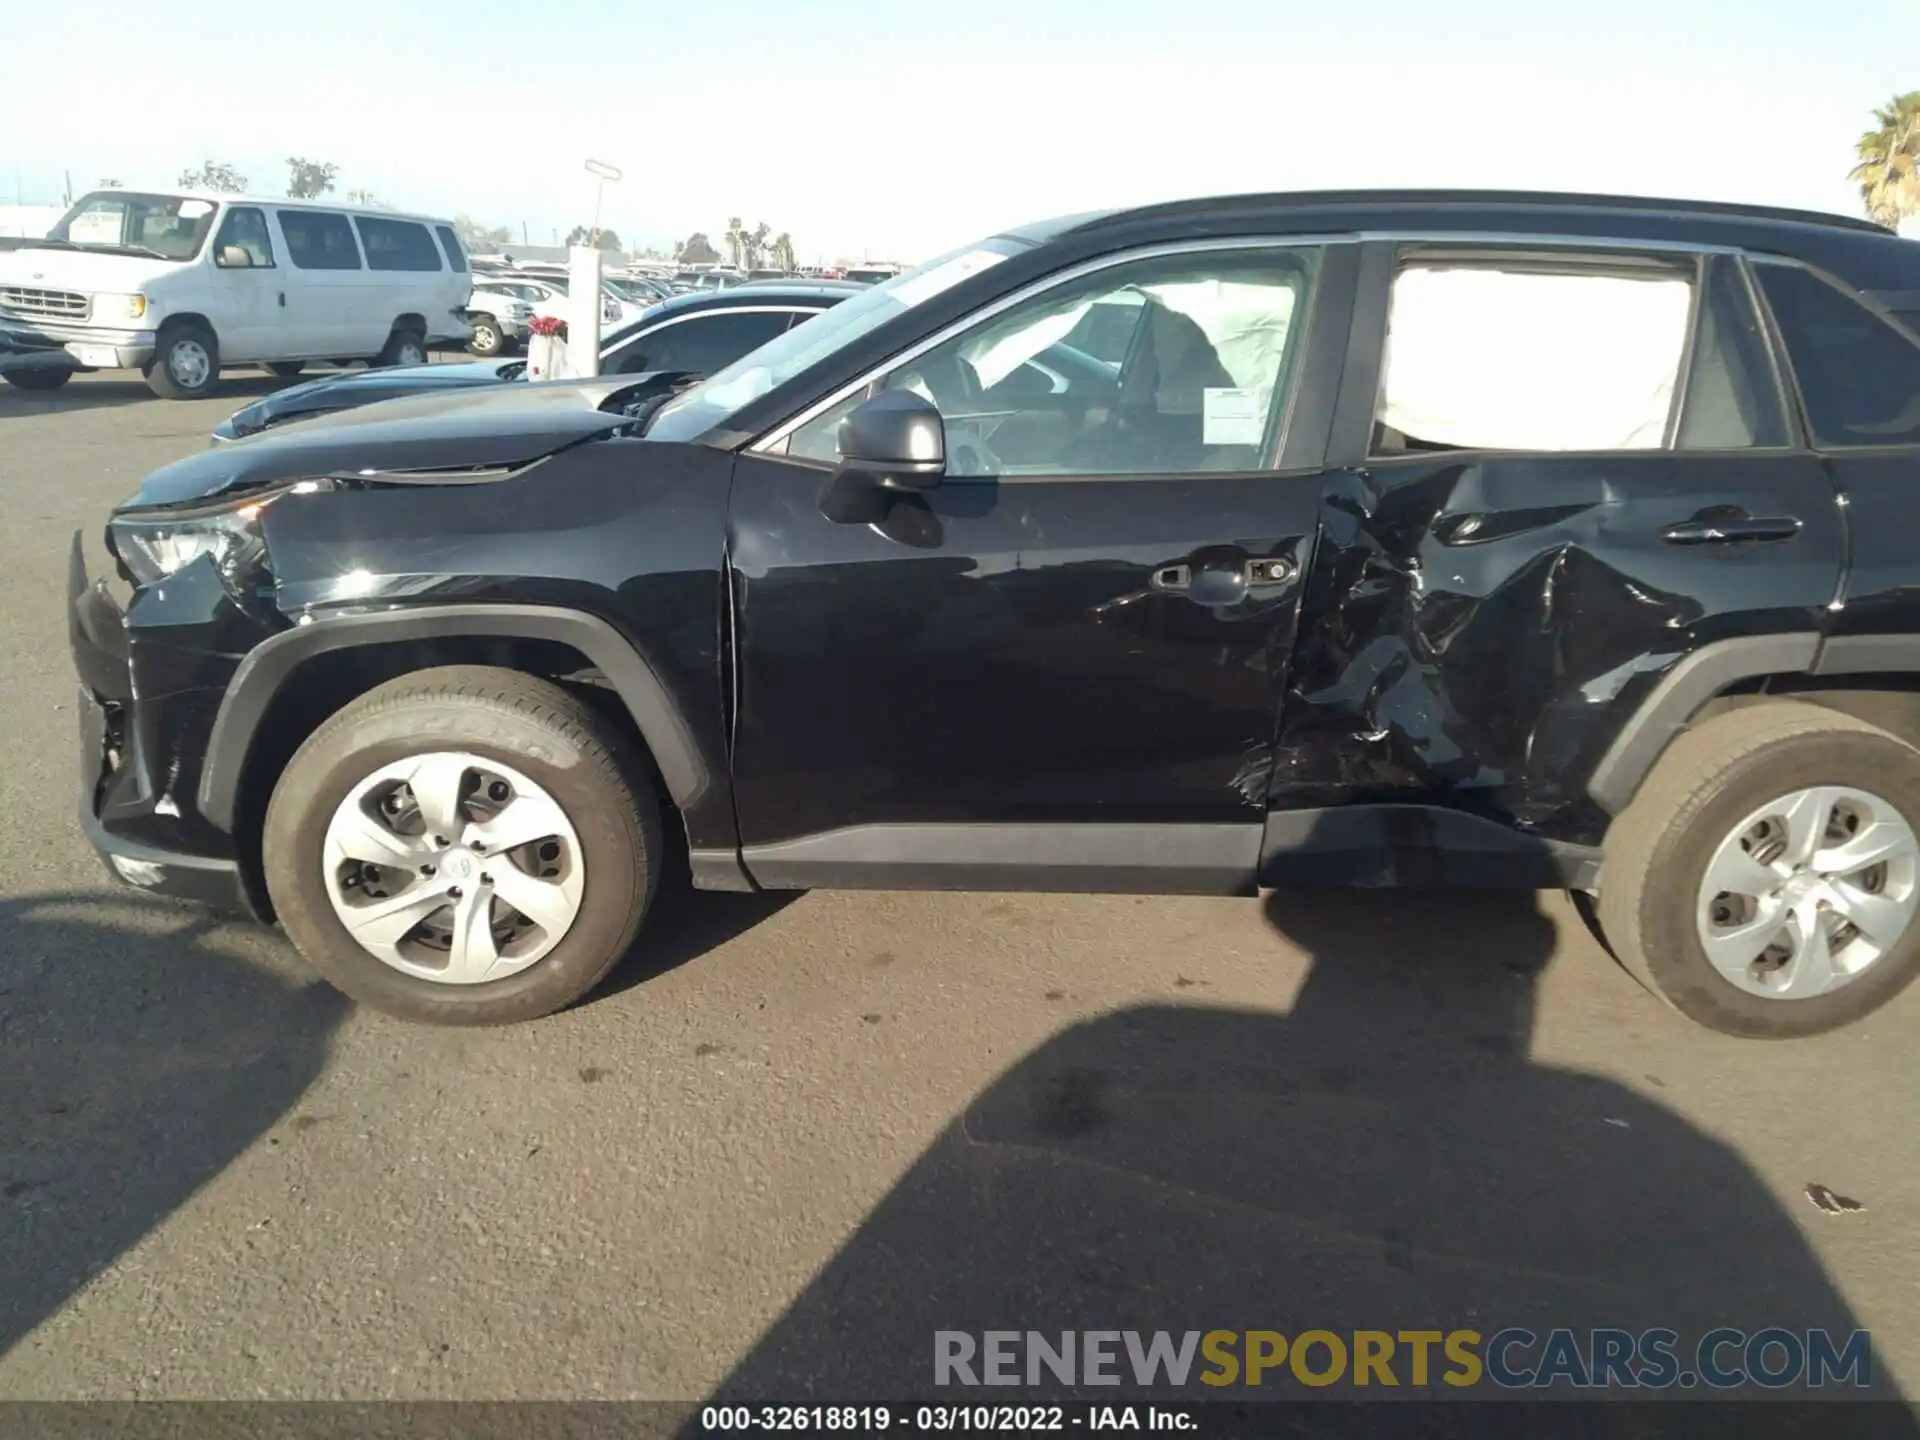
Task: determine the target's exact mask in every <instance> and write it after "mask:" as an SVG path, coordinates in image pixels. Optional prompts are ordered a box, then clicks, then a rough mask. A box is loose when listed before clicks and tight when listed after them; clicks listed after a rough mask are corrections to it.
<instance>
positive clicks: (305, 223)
mask: <svg viewBox="0 0 1920 1440" xmlns="http://www.w3.org/2000/svg"><path fill="white" fill-rule="evenodd" d="M280 233H281V234H282V235H283V236H285V237H286V241H287V258H288V259H289V260H291V261H293V263H294V265H295V266H296V267H297V268H299V269H301V270H358V269H359V268H360V247H359V245H358V244H357V243H355V241H354V238H353V227H352V226H351V225H349V224H348V223H347V217H346V216H344V215H339V214H335V213H334V212H333V211H331V210H282V211H281V212H280Z"/></svg>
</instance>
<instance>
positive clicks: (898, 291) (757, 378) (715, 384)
mask: <svg viewBox="0 0 1920 1440" xmlns="http://www.w3.org/2000/svg"><path fill="white" fill-rule="evenodd" d="M1028 248H1030V247H1029V246H1028V245H1027V244H1026V242H1025V241H1021V240H1012V239H1007V238H1004V237H1002V238H995V239H991V240H982V241H980V242H979V243H978V244H974V245H969V246H966V247H964V248H963V249H960V250H954V251H951V252H950V253H948V254H946V255H942V256H939V257H938V258H937V259H933V260H929V261H927V263H926V264H924V265H921V266H918V267H917V268H915V269H912V270H908V271H906V272H905V273H904V274H900V275H896V276H894V277H893V278H892V279H891V280H889V281H887V283H886V284H884V285H876V286H874V288H873V289H871V290H868V291H865V292H863V293H861V294H859V295H856V296H854V297H852V298H851V299H849V300H844V301H842V302H841V303H840V304H838V305H836V306H834V307H833V308H832V309H831V310H829V311H827V312H826V314H824V315H822V316H821V317H820V318H819V319H818V320H813V321H809V322H808V323H807V324H805V325H798V326H795V327H794V328H793V329H791V330H789V331H788V332H787V333H786V334H784V335H782V336H780V337H779V338H778V339H776V340H773V341H771V342H769V343H768V344H766V345H763V346H761V347H760V348H759V349H758V350H755V351H753V352H752V353H751V354H749V355H745V356H742V357H741V358H740V359H739V360H737V361H735V362H734V363H733V364H731V365H729V366H727V368H726V369H724V370H722V371H720V372H719V373H718V374H717V375H714V376H713V377H712V378H711V379H709V380H708V381H707V382H706V383H705V384H702V385H696V386H694V387H693V388H692V389H691V390H688V391H687V392H686V393H685V394H683V395H680V396H678V397H676V398H675V399H674V400H673V402H672V403H671V404H668V405H665V406H663V407H661V410H660V412H659V414H657V415H655V416H654V418H653V423H652V424H650V425H648V427H647V434H648V435H649V436H651V437H653V438H655V439H659V440H692V439H694V438H696V437H697V436H700V435H703V434H706V433H707V432H708V431H710V430H714V429H718V428H720V427H722V426H724V425H726V424H727V423H728V422H729V421H730V420H731V419H732V417H733V416H734V415H735V414H737V413H738V412H739V411H740V410H742V409H744V408H745V407H746V406H748V405H751V404H752V403H753V402H754V401H756V400H758V399H760V398H761V397H762V396H763V395H766V394H767V393H768V392H770V391H771V390H773V389H774V388H775V387H776V386H780V385H784V384H786V383H787V381H789V380H791V379H793V378H794V377H795V376H796V375H799V374H800V373H801V372H802V371H804V370H808V369H811V368H812V367H813V366H815V365H817V364H819V363H820V362H821V361H823V360H825V359H827V357H829V356H830V355H832V354H834V352H836V351H838V350H842V349H845V348H846V347H847V346H849V345H854V344H857V343H858V342H859V341H861V340H862V339H864V338H865V337H867V336H868V335H871V334H872V333H873V332H874V331H876V330H878V329H879V328H880V327H881V326H883V325H885V324H887V323H888V322H890V321H892V320H896V319H898V318H899V317H900V316H901V315H904V314H905V313H907V312H908V311H909V310H912V309H913V308H914V307H915V306H918V305H924V304H925V303H926V302H927V301H929V300H931V299H933V298H934V297H935V296H936V295H941V294H944V293H945V292H946V291H948V290H950V289H952V288H953V287H954V286H955V285H958V284H960V283H961V282H962V281H963V280H967V279H969V278H971V277H972V276H974V275H977V274H979V273H980V272H982V271H984V270H987V269H990V268H991V267H992V266H994V265H997V264H999V263H1000V262H1001V261H1002V260H1005V259H1006V258H1007V257H1008V256H1009V255H1017V254H1019V253H1020V252H1021V251H1023V250H1026V249H1028Z"/></svg>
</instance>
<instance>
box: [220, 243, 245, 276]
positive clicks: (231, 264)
mask: <svg viewBox="0 0 1920 1440" xmlns="http://www.w3.org/2000/svg"><path fill="white" fill-rule="evenodd" d="M219 260H220V266H221V268H222V269H225V270H251V269H252V268H253V256H251V255H249V254H248V253H247V251H246V247H245V246H241V245H222V246H221V247H220V255H219Z"/></svg>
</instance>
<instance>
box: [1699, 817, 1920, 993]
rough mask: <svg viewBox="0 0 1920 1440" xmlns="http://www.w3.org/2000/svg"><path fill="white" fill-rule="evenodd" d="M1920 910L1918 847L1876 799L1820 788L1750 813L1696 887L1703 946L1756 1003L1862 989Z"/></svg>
mask: <svg viewBox="0 0 1920 1440" xmlns="http://www.w3.org/2000/svg"><path fill="white" fill-rule="evenodd" d="M1916 907H1920V844H1916V842H1915V839H1914V833H1913V827H1912V826H1911V825H1909V824H1908V823H1907V820H1906V817H1905V816H1903V815H1901V813H1900V812H1899V811H1898V810H1896V809H1895V808H1894V807H1893V806H1892V805H1889V804H1888V803H1887V802H1886V801H1885V800H1882V799H1881V798H1880V797H1879V796H1878V795H1873V794H1869V793H1868V792H1867V791H1865V790H1855V789H1852V788H1850V787H1846V786H1817V787H1815V788H1812V789H1807V790H1796V791H1794V792H1793V793H1792V794H1790V795H1783V796H1781V797H1780V798H1779V799H1778V800H1774V801H1771V802H1769V803H1768V804H1766V805H1763V806H1761V807H1760V808H1759V809H1758V810H1755V811H1754V812H1753V813H1752V814H1751V815H1749V816H1747V818H1746V819H1744V820H1742V821H1741V822H1740V823H1739V824H1738V825H1736V826H1735V827H1734V829H1733V832H1732V833H1731V834H1729V835H1728V836H1727V837H1726V839H1724V840H1722V841H1721V842H1720V845H1719V847H1718V848H1717V849H1716V850H1715V851H1714V852H1713V858H1712V859H1711V860H1709V861H1708V862H1707V871H1706V875H1705V877H1704V878H1703V879H1702V881H1701V883H1700V897H1699V904H1698V915H1697V924H1698V928H1699V933H1700V943H1701V945H1702V946H1703V947H1704V948H1705V949H1706V952H1707V959H1708V960H1709V961H1711V962H1712V964H1713V967H1714V969H1715V970H1717V971H1719V972H1720V974H1721V975H1723V976H1725V977H1726V979H1727V980H1729V981H1730V982H1731V983H1733V984H1734V985H1737V986H1738V987H1739V988H1740V989H1742V990H1744V991H1746V992H1747V993H1748V994H1750V995H1760V996H1764V997H1765V998H1767V999H1770V1000H1810V999H1813V998H1814V997H1815V996H1819V995H1825V994H1828V993H1830V992H1831V991H1834V990H1837V989H1839V988H1840V987H1841V986H1842V985H1846V984H1848V983H1850V982H1852V981H1854V980H1857V979H1858V978H1859V977H1860V976H1861V975H1862V974H1863V973H1864V972H1865V971H1866V970H1867V969H1868V967H1870V966H1872V965H1873V964H1874V963H1875V962H1877V961H1878V960H1879V959H1880V958H1881V957H1882V956H1884V955H1885V954H1886V953H1887V952H1888V951H1890V950H1891V949H1893V947H1894V946H1895V945H1897V944H1898V943H1899V942H1900V939H1901V937H1902V936H1904V935H1905V934H1906V933H1907V928H1908V926H1910V925H1911V924H1912V923H1913V916H1914V911H1915V909H1916Z"/></svg>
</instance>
